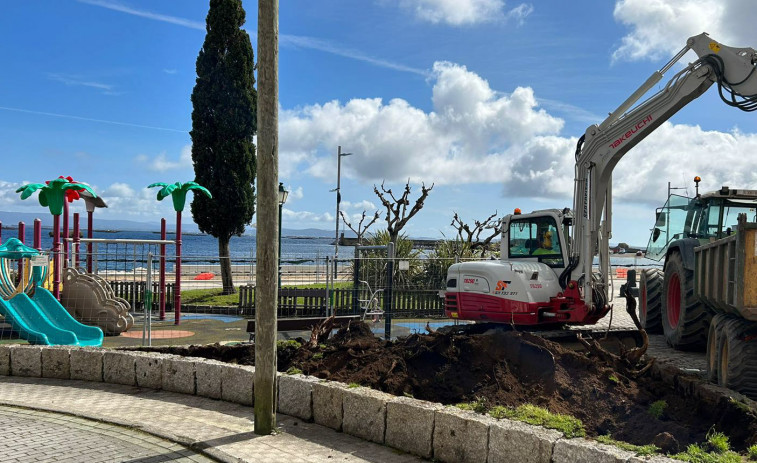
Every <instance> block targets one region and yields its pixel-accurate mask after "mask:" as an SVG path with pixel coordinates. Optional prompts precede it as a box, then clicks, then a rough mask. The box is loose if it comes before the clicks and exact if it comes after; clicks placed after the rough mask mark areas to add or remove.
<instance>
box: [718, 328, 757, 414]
mask: <svg viewBox="0 0 757 463" xmlns="http://www.w3.org/2000/svg"><path fill="white" fill-rule="evenodd" d="M718 350H719V351H720V362H718V384H719V385H721V386H723V387H727V388H729V389H733V390H734V391H738V392H740V393H742V394H744V395H745V396H747V397H749V398H751V399H757V323H755V322H750V321H747V320H744V319H742V318H736V317H728V318H727V319H726V321H725V323H724V324H723V330H722V335H721V336H720V348H719V349H718Z"/></svg>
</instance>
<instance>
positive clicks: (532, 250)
mask: <svg viewBox="0 0 757 463" xmlns="http://www.w3.org/2000/svg"><path fill="white" fill-rule="evenodd" d="M689 50H692V51H694V52H695V53H696V55H697V57H698V59H696V61H694V62H692V63H690V64H688V65H687V66H685V67H683V69H681V70H680V71H678V72H677V73H676V74H675V75H674V76H673V77H672V78H671V79H670V80H669V82H668V83H667V84H666V85H664V87H662V89H661V90H659V91H658V92H656V93H654V94H653V95H652V96H650V97H649V98H648V99H646V100H645V101H643V102H641V103H639V104H638V105H637V102H638V101H639V100H640V99H641V98H642V97H643V96H644V95H645V94H646V93H647V92H649V91H650V90H651V89H652V88H653V87H654V86H655V85H657V83H658V82H660V80H661V79H662V78H663V76H664V74H665V73H667V72H668V71H670V70H671V69H672V68H673V67H674V66H675V65H676V63H677V62H678V61H680V60H681V58H682V57H683V56H684V55H685V54H686V53H687V52H688V51H689ZM755 69H757V52H756V51H755V50H754V49H753V48H733V47H729V46H726V45H723V44H721V43H719V42H717V41H715V40H713V39H712V38H710V37H709V35H708V34H706V33H702V34H699V35H696V36H693V37H691V38H689V39H688V40H687V42H686V46H685V47H684V48H683V49H682V50H681V51H680V52H679V53H678V54H676V55H675V56H674V57H673V58H672V59H671V60H670V61H669V62H668V63H667V64H666V65H665V66H664V67H663V68H662V69H660V70H659V71H656V72H655V73H653V74H652V76H650V77H649V78H648V79H647V81H646V82H644V84H643V85H641V87H639V88H638V89H637V90H636V91H635V92H634V93H633V94H632V95H631V96H630V97H629V98H628V99H627V100H626V101H625V102H623V103H622V104H621V105H620V106H619V107H618V108H617V109H616V110H615V111H613V112H612V113H610V114H609V116H608V117H607V119H605V120H604V121H603V122H602V123H600V124H598V125H596V124H595V125H591V126H590V127H589V128H588V129H587V130H586V133H585V134H584V135H583V136H581V137H580V139H579V140H578V144H577V147H576V154H575V184H574V195H573V208H572V209H569V208H565V209H546V210H538V211H534V212H531V213H528V214H524V213H520V211H519V210H515V211H514V213H513V214H510V215H507V216H505V217H503V218H502V219H501V229H502V234H501V244H500V250H501V258H500V260H498V261H496V260H491V261H478V262H461V263H456V264H453V265H452V266H450V267H449V269H448V272H447V279H446V290H445V293H444V297H445V311H446V314H447V316H449V317H451V318H455V319H459V320H472V321H476V322H495V323H500V324H509V325H514V326H531V327H539V326H552V327H554V326H560V327H564V326H566V325H592V324H595V323H596V322H597V321H598V320H600V319H601V318H602V317H604V316H605V315H607V314H608V312H610V310H611V308H612V304H611V302H612V300H611V297H610V296H611V294H612V287H611V284H612V282H611V275H610V259H609V240H610V238H611V236H612V221H611V218H612V172H613V169H614V168H615V166H616V165H617V163H618V162H619V161H620V160H621V158H622V157H623V156H624V155H625V154H626V153H627V152H628V151H629V150H631V149H632V148H633V147H634V146H636V145H637V144H638V143H639V142H641V141H642V140H643V139H644V138H645V137H647V136H648V135H649V134H651V133H652V132H654V130H655V129H657V128H658V127H659V126H660V125H661V124H662V123H664V122H665V121H667V120H668V119H670V118H671V117H672V116H673V115H674V114H676V113H677V112H678V111H679V110H680V109H682V108H683V107H684V106H686V105H687V104H688V103H690V102H691V101H693V100H694V99H696V98H697V97H699V96H700V95H702V94H703V93H705V92H706V91H707V90H708V89H709V88H710V87H711V86H712V85H713V84H717V89H718V92H719V94H720V97H721V99H722V100H723V102H725V103H726V104H727V105H729V106H733V107H736V108H739V109H741V110H744V111H754V110H755V109H757V74H756V73H755ZM634 105H636V106H634ZM595 259H596V260H597V264H595ZM634 306H635V302H634ZM634 317H635V315H634Z"/></svg>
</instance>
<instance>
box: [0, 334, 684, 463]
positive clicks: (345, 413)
mask: <svg viewBox="0 0 757 463" xmlns="http://www.w3.org/2000/svg"><path fill="white" fill-rule="evenodd" d="M0 375H9V376H25V377H53V378H60V379H78V380H87V381H99V382H108V383H115V384H122V385H127V386H135V387H144V388H149V389H156V390H161V389H162V390H166V391H172V392H179V393H183V394H191V395H197V396H201V397H207V398H211V399H221V400H224V401H228V402H233V403H237V404H242V405H252V404H253V399H254V395H253V386H252V383H253V376H254V367H249V366H239V365H232V364H224V363H221V362H217V361H213V360H207V359H202V358H193V357H181V356H175V355H167V354H155V353H148V352H139V351H125V350H112V349H102V348H100V349H94V348H77V347H72V348H58V347H51V348H47V347H39V346H30V345H7V344H6V345H0ZM156 376H159V378H156ZM689 387H690V386H689ZM277 388H278V395H277V397H278V410H279V413H283V414H285V415H290V416H294V417H297V418H300V419H302V420H305V421H311V422H315V423H316V424H319V425H322V426H325V427H328V428H331V429H334V430H336V431H342V432H344V433H345V434H349V435H352V436H355V437H359V438H361V439H364V440H367V441H372V442H376V443H378V444H382V445H385V446H388V447H392V448H395V449H398V450H400V451H402V452H405V453H408V454H411V455H416V456H419V457H421V458H425V459H434V460H435V461H440V462H447V463H458V462H460V463H463V462H490V463H495V462H505V461H508V462H509V461H515V460H517V461H524V462H545V463H546V462H554V463H558V462H569V461H587V462H629V463H630V462H637V461H643V459H642V458H640V457H636V456H634V454H633V453H629V452H624V451H621V450H619V449H617V448H616V447H612V446H607V445H603V444H599V443H597V442H595V441H591V440H587V439H582V438H574V439H567V438H565V437H563V436H562V434H561V433H559V432H556V431H552V430H547V429H544V428H541V427H537V426H531V425H527V424H524V423H520V422H516V421H510V420H506V419H505V420H497V419H494V418H491V417H489V416H485V415H481V414H477V413H474V412H471V411H466V410H461V409H458V408H457V407H452V406H443V405H440V404H435V403H430V402H425V401H422V400H417V399H414V398H410V397H395V396H392V395H389V394H386V393H383V392H380V391H376V390H373V389H369V388H365V387H350V386H346V385H344V384H341V383H337V382H332V381H326V380H320V379H317V378H313V377H308V376H303V375H286V374H281V373H279V374H278V380H277ZM75 415H77V416H81V417H84V418H91V419H96V420H100V421H104V422H109V423H113V424H118V425H122V426H133V423H129V422H124V420H121V419H119V418H118V417H117V416H113V415H108V416H102V415H99V414H96V413H94V414H93V413H91V412H88V411H86V410H84V411H79V412H78V413H76V414H75ZM139 429H141V430H142V431H144V432H147V433H149V434H153V435H155V436H158V437H162V438H166V439H170V440H172V441H174V442H177V443H179V444H182V445H185V446H187V447H190V448H192V449H193V450H195V451H197V452H200V453H204V454H206V455H208V456H210V457H212V458H216V459H219V460H222V461H239V458H238V457H236V456H234V455H231V454H229V453H227V452H224V451H223V450H220V449H218V448H214V447H210V448H195V447H194V446H195V445H196V444H197V441H195V440H194V439H192V438H189V437H187V436H182V435H174V434H172V433H171V432H170V431H168V430H166V429H157V428H156V429H153V428H150V427H149V426H139ZM513 452H514V453H513ZM514 459H515V460H514ZM654 461H656V462H657V461H659V462H664V461H670V462H672V461H675V460H671V459H667V458H655V460H654Z"/></svg>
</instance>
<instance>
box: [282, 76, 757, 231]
mask: <svg viewBox="0 0 757 463" xmlns="http://www.w3.org/2000/svg"><path fill="white" fill-rule="evenodd" d="M432 84H433V88H432V90H431V93H432V97H431V98H432V102H433V110H432V111H429V112H426V111H423V110H421V109H419V108H416V107H413V106H411V105H410V104H409V103H408V102H407V101H404V100H401V99H394V100H391V101H389V102H388V103H384V102H383V101H382V100H381V99H353V100H351V101H349V102H347V103H346V104H341V103H340V102H338V101H332V102H329V103H326V104H323V105H312V106H308V107H304V108H301V109H298V110H290V111H284V112H283V113H282V114H283V116H282V118H281V121H282V122H281V125H280V138H279V139H280V140H281V145H280V152H281V153H282V157H289V158H290V159H294V158H297V159H298V160H297V162H296V163H293V164H291V165H289V166H288V168H289V169H290V170H291V172H306V173H309V174H311V175H313V176H316V177H319V178H321V179H323V180H324V182H327V183H329V184H331V183H332V182H334V180H335V169H334V168H335V166H334V164H335V159H334V155H335V153H334V148H335V147H336V146H337V145H341V146H342V147H343V149H345V150H347V151H349V152H352V153H354V155H353V156H350V157H348V158H345V159H344V160H343V162H342V176H343V178H353V179H358V180H361V181H363V182H364V183H367V184H370V183H381V181H383V180H386V182H387V184H392V183H400V184H404V183H405V182H406V181H407V180H408V178H409V179H410V181H411V183H412V184H415V185H417V184H419V183H420V182H421V181H423V182H425V183H426V184H427V185H430V184H431V183H432V182H434V183H435V184H436V185H439V186H441V185H459V186H462V185H466V184H487V183H488V184H492V185H501V187H499V188H497V187H492V190H491V191H492V198H496V197H497V196H499V195H501V194H504V195H506V196H509V197H528V198H532V199H534V200H544V201H550V203H552V202H554V200H555V199H559V200H561V201H564V204H562V205H564V206H569V205H570V203H571V198H572V195H573V175H574V162H575V160H574V153H575V146H576V139H575V138H571V137H566V136H562V135H561V134H560V131H561V129H562V126H563V121H562V120H561V119H559V118H556V117H554V116H552V115H551V114H549V113H547V112H546V111H544V110H543V109H541V108H539V106H538V100H537V99H536V98H535V96H534V94H533V91H532V90H531V89H530V88H528V87H518V88H516V89H515V90H514V91H512V92H511V93H507V94H505V93H501V92H498V91H496V90H494V89H492V88H491V87H490V86H489V84H488V82H486V80H484V79H482V78H481V77H480V76H478V75H476V74H474V73H472V72H470V71H468V70H467V69H466V68H465V67H463V66H460V65H455V64H452V63H437V64H436V65H435V66H434V80H432ZM755 151H757V134H749V133H742V132H740V131H738V130H733V131H730V132H726V133H724V132H717V131H706V130H702V129H701V128H700V127H697V126H691V125H681V124H679V125H673V124H670V123H666V124H663V125H662V126H661V127H660V128H658V129H657V131H656V132H655V133H653V134H652V135H650V136H649V137H648V139H646V140H644V141H643V142H642V143H640V144H639V145H638V146H637V147H636V148H634V150H632V151H631V152H630V153H629V154H627V155H626V157H625V158H624V159H623V160H621V162H620V164H619V165H618V166H617V168H616V173H615V175H616V178H618V177H617V176H618V175H628V174H629V173H633V179H634V181H631V182H617V183H616V184H615V186H614V188H615V191H614V194H615V197H616V198H617V199H621V200H626V201H641V202H645V203H648V204H652V205H659V204H658V203H660V200H661V199H662V198H664V197H665V191H664V190H665V185H664V183H665V182H667V180H668V179H669V180H671V181H679V180H680V181H681V183H684V184H688V183H690V179H689V177H693V176H694V175H700V176H701V177H702V178H703V179H705V183H703V186H704V185H705V184H706V185H707V187H706V188H707V189H716V188H718V187H719V186H720V185H721V184H728V185H732V186H733V187H739V188H756V189H757V173H752V172H753V169H751V166H750V164H749V161H748V160H749V159H751V158H752V156H751V153H753V152H755ZM682 153H686V156H687V157H686V160H685V169H686V171H685V172H686V174H685V176H686V178H685V179H682V178H681V175H682V174H681V172H682V168H681V163H680V162H677V161H680V160H681V156H682ZM713 155H716V156H717V157H718V162H717V163H713V162H712V159H713ZM362 205H366V206H367V203H365V204H361V206H362ZM342 206H343V210H345V211H347V212H349V213H355V212H361V211H362V209H351V207H353V206H357V204H356V205H352V204H350V203H347V202H343V203H342ZM365 209H366V210H367V211H368V212H372V211H373V210H375V207H371V208H368V207H366V208H365ZM350 217H352V216H351V215H350Z"/></svg>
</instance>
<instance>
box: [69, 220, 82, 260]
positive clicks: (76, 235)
mask: <svg viewBox="0 0 757 463" xmlns="http://www.w3.org/2000/svg"><path fill="white" fill-rule="evenodd" d="M79 240H80V238H79V213H78V212H74V249H73V251H72V253H71V254H72V256H73V258H74V268H79V243H80V242H81V241H79Z"/></svg>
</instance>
